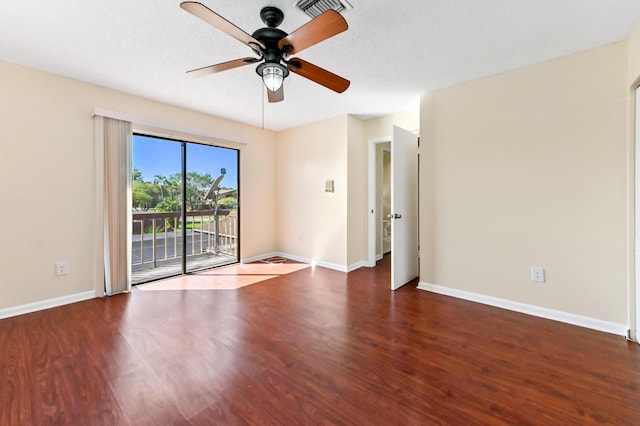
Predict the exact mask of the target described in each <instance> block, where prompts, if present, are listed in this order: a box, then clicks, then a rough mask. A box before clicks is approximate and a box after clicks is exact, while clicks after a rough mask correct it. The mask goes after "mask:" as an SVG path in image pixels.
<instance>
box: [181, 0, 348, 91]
mask: <svg viewBox="0 0 640 426" xmlns="http://www.w3.org/2000/svg"><path fill="white" fill-rule="evenodd" d="M180 7H181V8H182V9H184V10H186V11H187V12H189V13H191V14H192V15H194V16H196V17H198V18H200V19H202V20H203V21H205V22H207V23H208V24H210V25H213V26H214V27H216V28H217V29H219V30H221V31H223V32H225V33H227V34H229V35H230V36H231V37H233V38H235V39H237V40H239V41H241V42H242V43H244V44H246V45H247V46H249V47H250V48H251V49H252V50H253V52H254V53H255V54H256V55H258V56H259V58H255V57H246V58H240V59H235V60H233V61H228V62H222V63H220V64H216V65H209V66H206V67H203V68H198V69H194V70H191V71H187V74H189V75H191V76H194V77H201V76H204V75H209V74H214V73H217V72H221V71H226V70H230V69H233V68H238V67H241V66H244V65H249V64H254V63H258V62H260V64H259V65H258V66H257V67H256V72H257V73H258V75H260V76H261V77H262V80H263V82H264V84H265V86H266V87H267V93H268V99H269V102H280V101H282V100H284V89H283V86H282V83H283V81H284V79H285V78H286V77H287V76H288V75H289V71H291V72H293V73H296V74H298V75H301V76H302V77H305V78H307V79H309V80H311V81H314V82H316V83H318V84H320V85H322V86H324V87H327V88H329V89H331V90H333V91H335V92H338V93H342V92H344V91H345V90H347V88H348V87H349V85H350V84H351V83H350V82H349V80H347V79H344V78H342V77H340V76H338V75H336V74H334V73H332V72H330V71H327V70H325V69H323V68H320V67H319V66H317V65H314V64H312V63H309V62H307V61H304V60H302V59H300V58H289V56H290V55H291V54H293V53H298V52H300V51H302V50H304V49H306V48H308V47H311V46H313V45H315V44H318V43H320V42H321V41H324V40H326V39H328V38H330V37H333V36H334V35H336V34H339V33H341V32H343V31H345V30H346V29H347V28H349V26H348V25H347V21H345V19H344V18H343V17H342V15H340V14H339V13H338V12H336V11H335V10H327V11H326V12H324V13H322V14H321V15H319V16H318V17H316V18H314V19H312V20H311V21H309V22H307V23H306V24H304V25H303V26H301V27H300V28H298V29H297V30H295V31H293V32H292V33H291V34H287V33H286V32H284V31H282V30H280V29H278V28H277V27H278V26H279V25H280V24H281V23H282V20H283V19H284V14H283V13H282V11H281V10H280V9H278V8H277V7H272V6H267V7H264V8H262V10H261V11H260V18H261V19H262V21H263V22H264V23H265V25H266V27H265V28H260V29H258V30H256V31H255V32H254V33H253V34H252V35H249V34H248V33H246V32H245V31H243V30H241V29H240V28H238V27H237V26H235V25H234V24H232V23H231V22H229V21H227V20H226V19H225V18H223V17H222V16H220V15H218V14H217V13H215V12H214V11H213V10H211V9H209V8H208V7H206V6H205V5H203V4H202V3H199V2H195V1H185V2H182V3H180Z"/></svg>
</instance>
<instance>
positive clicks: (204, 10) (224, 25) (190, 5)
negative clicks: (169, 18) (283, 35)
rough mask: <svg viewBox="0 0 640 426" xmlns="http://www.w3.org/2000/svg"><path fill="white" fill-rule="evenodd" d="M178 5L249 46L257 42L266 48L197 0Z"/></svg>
mask: <svg viewBox="0 0 640 426" xmlns="http://www.w3.org/2000/svg"><path fill="white" fill-rule="evenodd" d="M180 7H181V8H182V9H184V10H186V11H187V12H189V13H190V14H192V15H193V16H195V17H197V18H200V19H202V20H203V21H205V22H206V23H208V24H210V25H213V26H214V27H216V28H217V29H219V30H220V31H223V32H225V33H227V34H229V35H230V36H231V37H233V38H235V39H237V40H240V41H241V42H243V43H244V44H246V45H247V46H249V47H251V44H257V45H258V46H260V47H261V48H263V49H266V47H265V45H264V44H263V43H262V42H261V41H259V40H256V39H255V38H253V37H252V36H250V35H249V34H247V33H246V32H244V31H243V30H241V29H240V28H238V27H236V26H235V25H233V24H232V23H231V22H229V21H227V20H226V19H224V18H223V17H222V16H220V15H218V14H217V13H215V12H214V11H213V10H211V9H209V8H208V7H207V6H205V5H203V4H202V3H199V2H197V1H185V2H182V3H180Z"/></svg>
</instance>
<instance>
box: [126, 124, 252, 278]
mask: <svg viewBox="0 0 640 426" xmlns="http://www.w3.org/2000/svg"><path fill="white" fill-rule="evenodd" d="M132 173H133V179H132V182H133V183H132V187H131V196H132V204H133V212H132V232H131V235H130V244H131V253H132V256H131V282H132V284H133V285H137V284H142V283H145V282H149V281H154V280H158V279H162V278H167V277H170V276H175V275H180V274H185V273H189V272H195V271H199V270H203V269H209V268H212V267H217V266H223V265H229V264H233V263H238V262H239V253H240V251H239V235H240V230H239V223H240V222H239V209H240V206H239V203H238V200H239V193H238V189H239V186H238V183H239V182H238V181H239V151H238V150H237V149H231V148H223V147H218V146H211V145H204V144H199V143H195V142H186V141H179V140H173V139H166V138H160V137H155V136H147V135H142V134H134V135H133V170H132Z"/></svg>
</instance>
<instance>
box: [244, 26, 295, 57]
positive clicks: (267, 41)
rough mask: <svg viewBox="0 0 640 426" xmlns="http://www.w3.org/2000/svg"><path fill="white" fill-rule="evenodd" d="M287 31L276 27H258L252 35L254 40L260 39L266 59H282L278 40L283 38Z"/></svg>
mask: <svg viewBox="0 0 640 426" xmlns="http://www.w3.org/2000/svg"><path fill="white" fill-rule="evenodd" d="M286 36H287V33H285V32H284V31H282V30H279V29H277V28H260V29H259V30H256V31H255V32H254V33H253V34H252V37H253V38H255V39H256V40H260V41H261V42H262V43H263V44H264V45H265V47H266V48H265V49H261V50H262V53H263V55H264V59H265V60H266V61H271V62H273V61H280V60H281V59H282V54H283V52H282V51H281V50H280V48H279V47H278V42H279V41H280V40H282V39H283V38H285V37H286Z"/></svg>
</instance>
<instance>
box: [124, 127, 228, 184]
mask: <svg viewBox="0 0 640 426" xmlns="http://www.w3.org/2000/svg"><path fill="white" fill-rule="evenodd" d="M180 145H181V144H180V143H179V142H175V141H170V140H166V139H161V138H154V137H149V136H141V135H134V136H133V166H134V167H135V168H137V169H138V170H140V172H141V173H142V177H143V179H144V180H145V181H149V182H153V177H154V176H155V175H162V176H167V177H168V176H170V175H172V174H174V173H179V172H180V170H181V166H180V164H181V158H180V150H181V146H180ZM237 158H238V151H236V150H234V149H228V148H219V147H211V146H208V145H200V144H188V145H187V171H188V172H190V171H194V172H198V173H201V174H205V173H209V174H210V175H211V177H212V178H213V179H215V178H217V177H218V176H219V175H220V169H221V168H223V167H224V168H225V169H227V174H226V175H225V176H224V179H223V180H222V182H221V183H220V186H223V187H226V188H237V187H238V181H237V175H238V160H237Z"/></svg>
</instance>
